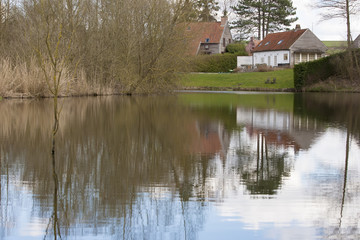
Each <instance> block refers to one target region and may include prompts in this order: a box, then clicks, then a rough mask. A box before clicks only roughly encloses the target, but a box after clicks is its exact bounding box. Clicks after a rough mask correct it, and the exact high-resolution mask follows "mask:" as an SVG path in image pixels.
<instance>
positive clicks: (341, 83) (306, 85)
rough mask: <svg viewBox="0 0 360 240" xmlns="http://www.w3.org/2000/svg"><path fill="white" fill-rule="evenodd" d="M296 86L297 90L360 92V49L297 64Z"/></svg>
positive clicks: (295, 70)
mask: <svg viewBox="0 0 360 240" xmlns="http://www.w3.org/2000/svg"><path fill="white" fill-rule="evenodd" d="M294 86H295V89H296V91H317V92H320V91H321V92H333V91H346V92H359V91H360V50H359V49H356V50H355V49H350V50H347V51H345V52H342V53H337V54H334V55H330V56H328V57H325V58H322V59H319V60H316V61H313V62H307V63H300V64H297V65H295V67H294Z"/></svg>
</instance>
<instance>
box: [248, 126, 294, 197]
mask: <svg viewBox="0 0 360 240" xmlns="http://www.w3.org/2000/svg"><path fill="white" fill-rule="evenodd" d="M268 138H269V135H268V134H266V133H263V132H258V133H256V143H257V144H256V153H255V154H252V153H250V157H255V158H256V167H255V169H252V168H250V169H249V168H247V169H244V170H242V179H243V181H244V183H245V185H246V188H247V189H248V190H249V192H250V194H264V195H274V194H276V193H277V190H278V189H279V188H280V186H281V184H282V179H283V177H286V176H289V173H290V170H291V169H290V168H289V167H287V166H286V164H285V159H286V153H280V152H279V151H278V150H277V149H276V147H274V146H272V147H270V146H269V143H268V140H267V139H268Z"/></svg>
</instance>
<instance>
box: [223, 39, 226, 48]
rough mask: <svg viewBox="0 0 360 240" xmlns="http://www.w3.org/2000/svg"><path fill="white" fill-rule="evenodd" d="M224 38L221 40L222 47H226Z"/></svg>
mask: <svg viewBox="0 0 360 240" xmlns="http://www.w3.org/2000/svg"><path fill="white" fill-rule="evenodd" d="M225 41H226V40H225V38H223V47H226V42H225Z"/></svg>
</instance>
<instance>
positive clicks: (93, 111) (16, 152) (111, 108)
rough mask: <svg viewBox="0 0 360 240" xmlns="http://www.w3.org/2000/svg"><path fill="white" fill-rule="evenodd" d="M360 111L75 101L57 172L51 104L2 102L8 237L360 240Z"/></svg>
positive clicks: (326, 100)
mask: <svg viewBox="0 0 360 240" xmlns="http://www.w3.org/2000/svg"><path fill="white" fill-rule="evenodd" d="M346 96H347V95H346ZM356 96H357V97H356ZM334 99H335V100H334ZM336 99H341V101H340V102H339V101H337V100H336ZM357 99H359V96H358V95H352V96H351V97H341V98H339V97H338V96H335V97H334V96H333V95H327V96H324V95H293V94H181V95H179V96H168V97H102V98H78V99H63V100H62V101H63V104H64V107H63V110H62V114H61V119H60V128H59V133H58V136H57V139H56V149H57V150H56V159H57V160H56V162H55V163H54V165H53V163H52V161H49V154H48V153H49V149H51V134H50V133H51V129H52V120H51V113H52V109H51V108H52V105H51V100H39V101H28V100H26V101H15V100H12V101H3V102H1V103H0V112H1V113H3V116H4V117H3V119H2V124H1V125H0V164H1V178H0V181H1V184H0V185H1V191H0V194H1V195H0V198H1V216H0V217H1V228H0V231H1V232H0V234H1V237H2V238H4V239H7V238H10V237H15V238H21V237H25V236H26V237H28V238H30V236H34V239H39V238H55V239H56V237H57V236H59V237H60V236H61V238H62V239H64V238H65V239H66V238H69V239H75V238H76V239H79V238H88V237H91V236H92V237H95V238H99V239H104V238H115V239H212V238H213V239H216V238H215V237H216V236H218V235H216V234H212V233H214V231H215V232H216V233H218V234H219V233H222V234H224V235H223V236H229V237H228V239H234V238H235V236H248V237H247V238H248V239H279V238H280V237H285V236H286V234H288V233H289V229H291V231H290V232H293V233H294V235H293V236H292V239H304V237H305V238H306V239H315V238H318V237H320V238H334V237H335V238H339V237H344V238H345V237H356V236H358V234H359V229H358V226H357V224H358V220H359V219H358V218H359V216H360V212H358V211H357V210H356V209H359V207H360V206H359V201H358V200H359V196H360V195H359V189H360V188H359V187H360V185H359V184H358V182H359V179H360V176H359V170H360V165H359V163H358V160H357V159H358V157H359V156H360V151H359V145H358V142H359V129H360V128H359V126H358V125H359V123H358V121H357V118H358V114H359V110H358V109H359V108H357V107H356V106H357V105H356V101H357ZM357 102H359V101H357ZM344 106H346V107H347V109H348V110H349V111H350V113H349V112H346V113H345V110H344V109H343V107H344ZM324 109H326V111H325V110H324ZM333 109H339V111H338V112H337V111H335V110H333ZM321 111H324V112H323V113H322V114H320V113H321ZM57 181H58V184H56V182H57ZM54 186H55V188H54ZM19 206H20V207H19ZM230 222H231V224H229V225H224V223H230ZM212 224H213V225H212ZM211 226H213V227H211ZM225 233H226V234H225ZM269 233H271V234H269Z"/></svg>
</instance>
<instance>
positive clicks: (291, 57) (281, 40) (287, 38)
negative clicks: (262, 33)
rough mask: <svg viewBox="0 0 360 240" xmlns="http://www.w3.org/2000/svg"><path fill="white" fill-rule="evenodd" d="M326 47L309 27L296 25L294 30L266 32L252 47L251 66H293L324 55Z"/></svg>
mask: <svg viewBox="0 0 360 240" xmlns="http://www.w3.org/2000/svg"><path fill="white" fill-rule="evenodd" d="M326 50H327V47H326V46H325V45H324V44H323V43H322V42H321V41H320V39H318V38H317V37H316V36H315V34H314V33H312V32H311V31H310V30H309V29H301V28H300V25H297V26H296V28H295V29H294V30H291V31H286V32H279V33H271V34H268V35H267V36H266V37H265V38H264V40H262V41H261V43H259V44H258V45H257V47H255V48H254V49H253V51H252V52H253V66H256V65H259V64H266V65H268V66H271V67H277V66H294V65H295V64H298V63H301V62H309V61H313V60H316V59H319V58H321V57H324V56H325V52H326Z"/></svg>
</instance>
